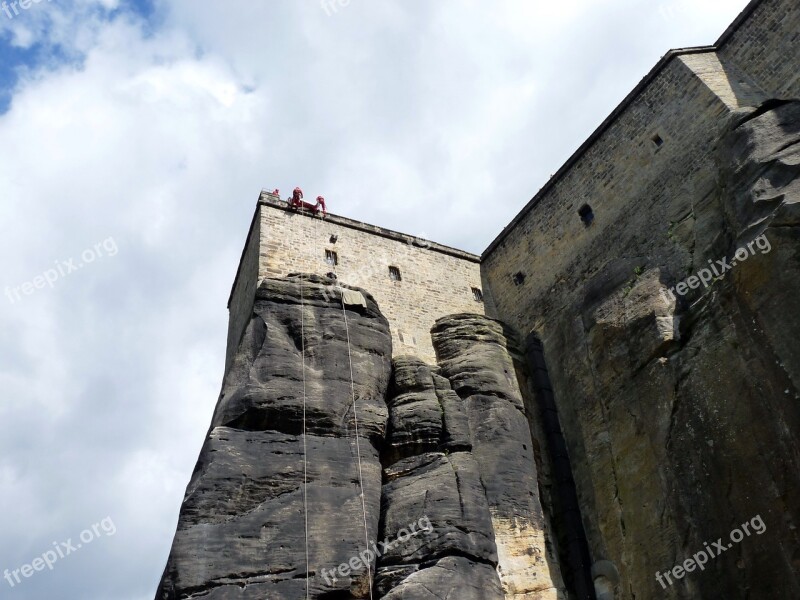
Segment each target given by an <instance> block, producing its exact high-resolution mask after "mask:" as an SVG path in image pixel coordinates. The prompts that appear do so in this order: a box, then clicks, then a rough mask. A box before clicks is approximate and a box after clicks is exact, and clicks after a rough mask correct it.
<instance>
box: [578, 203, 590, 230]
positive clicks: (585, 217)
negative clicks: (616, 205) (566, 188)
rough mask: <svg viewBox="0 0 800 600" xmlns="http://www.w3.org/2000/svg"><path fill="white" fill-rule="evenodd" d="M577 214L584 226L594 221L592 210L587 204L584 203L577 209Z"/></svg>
mask: <svg viewBox="0 0 800 600" xmlns="http://www.w3.org/2000/svg"><path fill="white" fill-rule="evenodd" d="M578 216H579V217H580V218H581V221H583V224H584V225H585V226H586V227H588V226H589V225H591V224H592V221H594V211H593V210H592V207H591V206H589V205H588V204H584V205H583V206H581V207H580V208H579V209H578Z"/></svg>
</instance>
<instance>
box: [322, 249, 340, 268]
mask: <svg viewBox="0 0 800 600" xmlns="http://www.w3.org/2000/svg"><path fill="white" fill-rule="evenodd" d="M325 262H326V263H328V264H329V265H330V266H332V267H335V266H336V265H338V264H339V255H338V254H336V252H334V251H333V250H325Z"/></svg>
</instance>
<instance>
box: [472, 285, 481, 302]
mask: <svg viewBox="0 0 800 600" xmlns="http://www.w3.org/2000/svg"><path fill="white" fill-rule="evenodd" d="M472 297H473V298H474V299H475V302H483V292H482V291H481V290H480V288H476V287H474V288H472Z"/></svg>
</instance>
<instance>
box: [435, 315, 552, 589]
mask: <svg viewBox="0 0 800 600" xmlns="http://www.w3.org/2000/svg"><path fill="white" fill-rule="evenodd" d="M432 333H433V345H434V348H435V350H436V356H437V360H438V362H439V365H440V367H441V372H442V374H443V375H445V376H446V377H447V378H448V379H449V380H450V383H451V384H452V387H453V389H454V390H455V392H456V393H457V394H458V396H459V397H460V398H461V399H463V401H464V409H465V412H466V414H467V417H468V420H469V425H470V430H471V438H472V446H473V448H472V455H473V456H474V457H475V460H476V461H477V463H478V470H479V473H480V477H481V481H482V482H483V486H484V488H485V490H486V498H487V500H488V503H489V510H490V512H491V516H492V526H493V529H494V534H495V539H496V542H497V550H498V555H499V569H498V570H499V572H500V578H501V581H502V584H503V591H504V593H505V597H506V598H513V599H526V600H528V599H531V600H539V599H542V600H544V599H555V598H557V597H558V591H557V587H560V586H561V583H560V575H559V570H558V567H557V566H555V567H554V568H553V572H552V573H551V566H550V565H549V564H548V560H549V559H550V558H552V557H549V556H548V552H547V548H546V545H545V533H546V525H545V520H544V515H543V512H542V506H541V503H540V499H539V493H538V492H539V488H538V481H537V472H536V465H535V462H534V453H533V441H532V438H531V431H530V425H529V423H528V416H526V414H525V405H524V403H523V400H522V395H521V392H520V389H519V384H518V382H517V378H516V375H515V370H514V364H513V361H512V359H511V356H510V355H509V352H508V349H507V348H508V346H509V340H508V339H507V338H506V336H505V335H504V332H503V328H502V326H501V324H500V323H499V322H497V321H494V320H492V319H489V318H486V317H482V316H478V315H469V314H462V315H453V316H450V317H444V318H442V319H439V320H438V321H437V322H436V325H435V326H434V328H433V330H432ZM531 417H533V416H532V415H531Z"/></svg>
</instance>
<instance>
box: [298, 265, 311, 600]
mask: <svg viewBox="0 0 800 600" xmlns="http://www.w3.org/2000/svg"><path fill="white" fill-rule="evenodd" d="M300 351H301V353H302V357H303V512H304V513H305V514H304V518H305V534H306V600H309V599H310V598H311V596H310V593H311V591H310V581H309V578H310V577H311V567H310V560H309V552H308V447H307V445H306V307H305V290H304V286H303V276H302V275H300Z"/></svg>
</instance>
